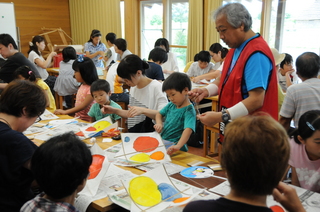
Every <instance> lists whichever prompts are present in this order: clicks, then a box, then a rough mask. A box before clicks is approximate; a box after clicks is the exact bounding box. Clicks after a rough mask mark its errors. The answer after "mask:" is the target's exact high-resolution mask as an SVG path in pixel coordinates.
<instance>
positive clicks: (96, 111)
mask: <svg viewBox="0 0 320 212" xmlns="http://www.w3.org/2000/svg"><path fill="white" fill-rule="evenodd" d="M110 106H111V107H114V108H119V109H122V108H121V106H120V105H118V104H117V103H115V102H114V101H112V100H110ZM88 115H89V116H90V117H92V118H94V119H95V120H96V121H98V120H100V119H103V118H105V117H107V116H110V118H111V120H112V122H113V123H114V122H116V121H117V120H118V119H121V116H118V115H117V114H103V113H101V110H100V105H99V104H98V103H94V104H93V105H92V106H91V108H90V110H89V112H88Z"/></svg>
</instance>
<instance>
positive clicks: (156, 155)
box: [150, 151, 164, 160]
mask: <svg viewBox="0 0 320 212" xmlns="http://www.w3.org/2000/svg"><path fill="white" fill-rule="evenodd" d="M150 158H151V159H153V160H162V159H163V158H164V153H163V152H161V151H157V152H154V153H152V154H151V155H150Z"/></svg>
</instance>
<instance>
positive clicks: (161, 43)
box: [154, 38, 170, 52]
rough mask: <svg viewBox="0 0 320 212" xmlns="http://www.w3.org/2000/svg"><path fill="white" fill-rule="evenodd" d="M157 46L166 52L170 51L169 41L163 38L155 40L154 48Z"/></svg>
mask: <svg viewBox="0 0 320 212" xmlns="http://www.w3.org/2000/svg"><path fill="white" fill-rule="evenodd" d="M157 46H164V47H165V48H166V51H167V52H169V50H170V46H169V41H168V40H167V39H165V38H159V39H158V40H156V42H155V43H154V47H157Z"/></svg>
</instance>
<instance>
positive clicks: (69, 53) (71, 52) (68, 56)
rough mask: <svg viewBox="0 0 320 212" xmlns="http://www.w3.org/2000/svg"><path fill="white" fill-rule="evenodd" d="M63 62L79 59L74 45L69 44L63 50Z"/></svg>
mask: <svg viewBox="0 0 320 212" xmlns="http://www.w3.org/2000/svg"><path fill="white" fill-rule="evenodd" d="M62 57H63V62H65V63H67V62H69V61H70V60H75V59H77V53H76V50H75V49H74V48H73V47H72V46H68V47H66V48H64V49H63V50H62Z"/></svg>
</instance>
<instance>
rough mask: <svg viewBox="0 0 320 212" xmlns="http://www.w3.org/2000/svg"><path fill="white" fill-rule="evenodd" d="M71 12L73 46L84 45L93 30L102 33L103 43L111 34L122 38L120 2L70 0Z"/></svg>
mask: <svg viewBox="0 0 320 212" xmlns="http://www.w3.org/2000/svg"><path fill="white" fill-rule="evenodd" d="M69 10H70V22H71V36H72V39H73V40H74V43H73V44H79V45H80V44H81V45H84V44H85V43H86V42H87V41H88V40H89V38H90V34H91V31H92V30H93V29H98V30H100V31H101V34H102V37H101V42H103V43H106V40H105V36H106V34H107V33H109V32H114V33H115V34H116V35H117V37H122V35H121V18H120V0H107V1H106V0H95V1H88V0H69Z"/></svg>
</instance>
